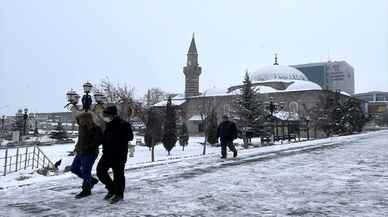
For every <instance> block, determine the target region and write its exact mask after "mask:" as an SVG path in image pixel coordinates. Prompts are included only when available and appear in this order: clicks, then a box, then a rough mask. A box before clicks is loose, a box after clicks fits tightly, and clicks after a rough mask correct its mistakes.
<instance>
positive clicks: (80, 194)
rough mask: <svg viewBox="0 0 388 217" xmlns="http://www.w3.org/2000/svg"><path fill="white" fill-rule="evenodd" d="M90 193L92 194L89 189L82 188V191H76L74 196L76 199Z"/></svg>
mask: <svg viewBox="0 0 388 217" xmlns="http://www.w3.org/2000/svg"><path fill="white" fill-rule="evenodd" d="M91 194H92V192H91V191H90V189H88V188H84V189H82V191H81V192H80V193H78V194H77V195H75V198H76V199H81V198H84V197H87V196H90V195H91Z"/></svg>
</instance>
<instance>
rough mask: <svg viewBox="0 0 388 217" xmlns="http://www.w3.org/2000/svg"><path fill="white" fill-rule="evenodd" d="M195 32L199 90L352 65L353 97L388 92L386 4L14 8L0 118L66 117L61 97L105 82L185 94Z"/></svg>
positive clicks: (2, 38)
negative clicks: (284, 68)
mask: <svg viewBox="0 0 388 217" xmlns="http://www.w3.org/2000/svg"><path fill="white" fill-rule="evenodd" d="M192 32H195V35H196V42H197V48H198V52H199V63H200V65H201V66H202V68H203V69H202V70H203V71H202V75H201V77H200V86H201V89H205V88H209V87H214V86H215V87H217V88H226V87H228V85H230V84H235V83H237V82H240V81H241V80H242V78H243V73H244V71H245V69H249V70H250V71H254V70H256V69H257V68H260V67H262V66H265V65H269V64H272V63H273V54H274V53H279V62H280V64H283V65H290V64H301V63H307V62H316V61H321V60H322V61H326V60H328V57H330V59H331V60H346V61H347V62H349V63H350V64H351V65H353V67H354V68H355V77H356V92H364V91H370V90H382V91H388V63H387V60H388V1H386V0H380V1H379V0H370V1H364V0H347V1H345V0H343V1H336V0H321V1H318V0H317V1H311V0H289V1H286V0H284V1H281V0H271V1H259V0H252V1H245V0H238V1H237V0H235V1H227V0H218V1H216V0H207V1H200V0H193V1H189V0H185V1H182V0H170V1H168V0H166V1H156V0H155V1H151V0H145V1H140V0H139V1H126V0H123V1H118V0H117V1H103V0H101V1H97V0H90V1H82V0H67V1H51V0H46V1H38V0H36V1H27V0H26V1H12V0H8V1H5V0H3V1H2V2H1V7H0V44H1V46H0V115H1V114H14V113H15V112H16V110H17V109H18V108H24V107H28V108H30V110H31V111H32V112H47V111H64V109H63V106H64V105H65V103H66V99H65V93H66V91H67V90H69V89H70V88H74V89H81V86H82V84H83V82H85V81H87V80H88V81H91V82H93V83H95V82H97V81H99V80H101V79H102V78H104V77H105V76H109V77H110V79H111V80H112V81H118V82H120V83H126V84H129V85H132V86H134V87H135V88H136V93H137V95H142V94H144V92H145V91H146V89H147V88H151V87H160V88H162V89H164V90H166V91H171V92H183V91H184V77H183V73H182V67H183V66H184V64H185V63H186V52H187V50H188V47H189V44H190V40H191V35H192Z"/></svg>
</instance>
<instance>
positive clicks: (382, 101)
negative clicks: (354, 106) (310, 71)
mask: <svg viewBox="0 0 388 217" xmlns="http://www.w3.org/2000/svg"><path fill="white" fill-rule="evenodd" d="M354 97H356V98H357V99H360V100H363V101H365V102H367V103H366V104H365V111H366V112H368V113H369V114H371V115H372V116H373V117H374V119H375V121H376V123H377V124H379V125H388V92H382V91H371V92H366V93H358V94H355V95H354Z"/></svg>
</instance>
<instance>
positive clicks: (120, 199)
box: [110, 195, 124, 204]
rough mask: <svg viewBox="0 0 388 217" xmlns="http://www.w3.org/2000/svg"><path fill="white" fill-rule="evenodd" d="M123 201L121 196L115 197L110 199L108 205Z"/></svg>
mask: <svg viewBox="0 0 388 217" xmlns="http://www.w3.org/2000/svg"><path fill="white" fill-rule="evenodd" d="M123 199H124V197H123V196H119V195H115V196H113V197H112V199H110V204H115V203H117V202H119V201H122V200H123Z"/></svg>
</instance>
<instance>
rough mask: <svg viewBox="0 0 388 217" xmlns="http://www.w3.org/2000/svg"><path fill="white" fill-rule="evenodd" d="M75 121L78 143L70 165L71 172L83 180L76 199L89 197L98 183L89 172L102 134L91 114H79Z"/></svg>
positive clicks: (96, 154)
mask: <svg viewBox="0 0 388 217" xmlns="http://www.w3.org/2000/svg"><path fill="white" fill-rule="evenodd" d="M76 120H77V123H78V126H79V129H78V141H77V143H76V145H75V153H76V155H75V157H74V160H73V163H72V165H71V172H72V173H74V174H76V175H77V176H79V177H80V178H82V179H83V183H82V191H81V192H80V193H78V194H77V195H76V198H83V197H87V196H89V195H91V189H92V188H93V186H94V185H95V184H97V182H98V180H97V179H96V178H94V177H93V176H92V174H91V172H92V167H93V164H94V162H95V160H96V158H97V156H98V146H100V145H101V143H102V137H103V134H102V130H101V128H100V127H98V126H97V125H96V124H95V123H94V121H93V116H92V114H91V113H88V112H83V113H80V114H78V115H77V117H76Z"/></svg>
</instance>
